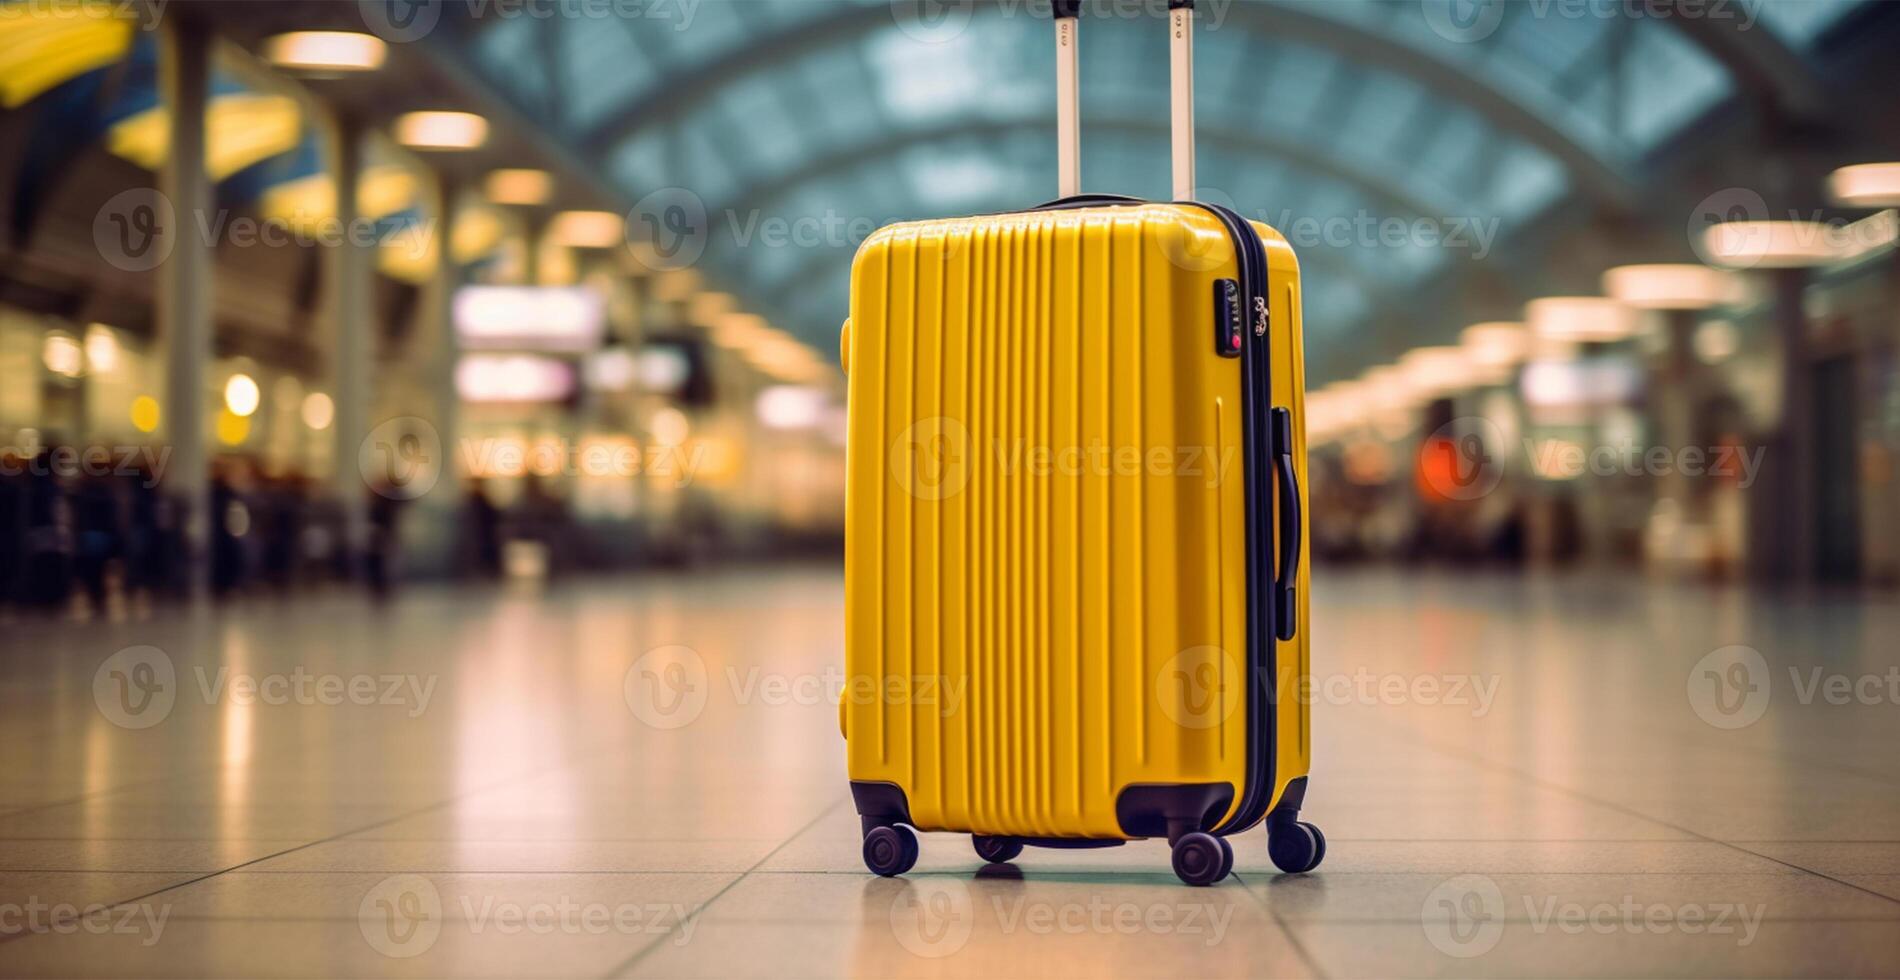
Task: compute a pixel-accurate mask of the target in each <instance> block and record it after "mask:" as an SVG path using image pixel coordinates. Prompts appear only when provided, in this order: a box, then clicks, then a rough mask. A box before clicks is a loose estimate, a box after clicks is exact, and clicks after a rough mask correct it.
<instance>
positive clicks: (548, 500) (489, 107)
mask: <svg viewBox="0 0 1900 980" xmlns="http://www.w3.org/2000/svg"><path fill="white" fill-rule="evenodd" d="M550 11H553V12H554V15H552V16H550V15H549V12H550ZM1035 13H1036V12H1035V11H1031V10H1030V9H1029V8H1028V7H1021V8H1017V7H1000V8H999V7H991V6H988V5H982V4H976V5H971V4H962V5H959V4H941V5H940V4H935V3H931V4H922V5H917V4H904V3H899V4H896V5H894V6H893V5H891V4H888V3H868V4H856V3H846V2H812V3H763V2H757V3H698V4H684V3H680V4H671V5H669V4H662V3H658V2H655V3H639V4H632V5H630V6H629V7H628V8H627V9H625V10H618V11H617V10H615V9H614V8H613V6H612V5H601V6H600V7H599V9H595V8H593V7H589V6H588V5H584V4H583V5H579V6H576V7H575V9H574V10H572V11H566V12H562V10H561V5H559V4H553V5H551V6H550V7H549V8H548V9H546V10H543V9H541V8H539V7H537V6H536V5H534V4H528V5H525V6H511V5H508V4H498V5H495V6H493V7H489V6H486V5H463V4H455V3H446V4H438V3H417V4H410V3H396V4H387V5H385V4H374V3H372V4H367V5H362V4H353V3H295V2H292V3H272V4H243V3H196V2H173V3H167V4H158V5H151V4H141V3H132V2H126V3H106V2H98V3H89V2H78V0H75V2H72V3H37V4H36V3H10V4H8V5H7V6H6V7H5V8H4V9H3V10H0V15H3V16H0V32H3V33H0V40H3V41H4V44H3V46H0V51H4V60H3V61H0V84H4V110H5V112H4V116H3V117H0V125H4V127H5V145H6V147H7V150H6V152H5V154H4V157H0V185H4V188H5V191H6V193H5V194H4V195H0V217H3V218H4V223H5V232H6V234H5V236H4V240H3V241H0V247H3V248H4V250H5V251H4V256H3V258H0V277H3V278H0V364H4V371H5V375H4V376H5V379H6V385H5V395H4V397H0V435H4V438H3V439H0V443H4V450H0V452H3V453H4V458H5V461H6V470H5V478H4V481H0V486H4V493H5V496H4V507H0V519H3V520H4V522H5V533H4V534H0V541H3V542H4V545H5V549H6V550H5V552H4V556H5V557H4V562H5V564H4V576H0V582H4V584H5V587H4V593H3V594H4V595H5V596H6V599H7V602H8V603H9V604H10V605H13V604H26V605H40V606H52V607H60V608H65V607H67V606H68V605H69V604H71V603H84V602H87V601H90V602H91V604H92V605H94V606H99V605H102V604H103V603H107V602H111V601H114V600H116V599H118V598H122V597H124V596H126V595H138V594H146V593H151V594H158V593H163V592H166V591H170V590H174V589H176V590H185V591H189V590H192V589H196V588H211V589H214V590H216V591H219V592H232V591H246V590H253V589H257V588H264V587H274V588H282V589H300V588H305V587H310V586H314V585H317V584H321V583H325V582H331V581H335V580H338V579H345V578H364V577H367V578H369V579H371V580H372V581H376V582H382V581H395V580H403V579H410V578H418V577H427V578H440V577H444V576H466V575H476V574H479V575H488V576H502V575H506V576H515V577H526V578H539V577H545V576H550V575H560V574H565V573H567V572H583V571H587V570H594V569H606V568H620V567H627V566H632V565H641V564H649V563H690V562H695V561H712V560H718V559H721V558H730V557H740V556H758V555H767V554H783V553H788V552H809V551H821V552H835V551H836V550H837V546H838V539H839V536H840V528H841V526H842V505H843V500H842V494H841V477H840V474H841V467H842V460H843V449H842V445H841V434H842V432H843V423H842V413H843V404H842V400H843V399H842V390H843V389H842V380H841V375H840V373H839V371H838V368H837V354H836V350H837V333H838V326H839V324H840V322H841V321H842V319H843V317H844V314H845V305H846V293H845V290H846V284H847V280H848V263H849V260H850V257H851V255H852V254H853V251H854V249H855V247H856V245H857V244H858V243H859V242H860V241H862V239H863V238H864V237H865V236H866V235H868V234H869V233H870V231H872V230H874V229H875V228H876V227H878V226H880V225H882V224H885V223H888V222H890V221H894V220H900V219H914V218H923V217H931V216H938V215H951V214H962V213H970V212H976V211H985V210H1001V209H1010V208H1018V207H1022V206H1026V205H1029V204H1032V203H1035V202H1036V201H1038V200H1041V199H1044V198H1047V197H1049V196H1050V195H1051V193H1052V190H1051V188H1052V186H1053V185H1052V176H1051V174H1052V172H1053V142H1052V140H1051V139H1050V137H1049V130H1050V120H1051V117H1052V111H1053V110H1052V99H1053V95H1052V88H1051V86H1052V81H1051V75H1052V71H1051V65H1052V58H1051V53H1050V51H1049V50H1048V48H1049V45H1048V44H1047V43H1045V42H1046V41H1047V38H1045V37H1044V36H1043V32H1041V31H1038V30H1030V29H1026V26H1027V25H1026V24H1025V23H1024V21H1025V20H1026V19H1028V18H1029V17H1030V16H1031V15H1033V14H1035ZM1042 13H1044V14H1046V12H1042ZM1895 18H1896V12H1895V10H1894V7H1893V5H1890V4H1885V3H1855V2H1850V0H1840V2H1824V0H1813V2H1807V0H1796V2H1786V3H1781V2H1774V3H1736V4H1734V5H1733V6H1722V5H1717V9H1716V10H1715V11H1714V12H1713V13H1711V12H1709V11H1704V10H1702V9H1701V8H1700V7H1696V8H1692V9H1676V8H1673V7H1670V6H1669V5H1658V6H1657V8H1656V10H1655V11H1650V12H1649V13H1647V14H1645V13H1644V11H1643V10H1641V9H1639V10H1637V11H1636V13H1635V14H1633V15H1626V12H1625V11H1623V10H1622V8H1621V7H1619V6H1618V5H1614V4H1612V5H1597V6H1591V5H1568V6H1566V5H1559V6H1556V7H1550V6H1548V5H1546V6H1545V7H1543V8H1539V9H1536V10H1533V9H1531V7H1530V6H1527V5H1525V4H1477V5H1470V4H1463V3H1459V4H1450V3H1447V4H1436V3H1426V4H1422V5H1421V4H1418V3H1397V2H1391V3H1276V4H1263V3H1231V4H1222V5H1218V6H1210V8H1209V9H1208V10H1206V11H1203V12H1202V16H1201V18H1200V21H1199V24H1200V30H1201V33H1202V34H1203V35H1204V37H1203V41H1202V44H1201V49H1202V50H1201V52H1200V57H1199V88H1200V93H1199V94H1200V103H1199V124H1200V125H1199V134H1200V144H1201V150H1202V156H1201V169H1200V176H1201V182H1202V184H1203V185H1204V189H1203V196H1204V197H1206V198H1208V199H1211V200H1216V201H1221V202H1223V203H1228V204H1231V205H1233V206H1236V207H1239V208H1241V209H1242V210H1243V211H1245V212H1246V213H1248V214H1249V215H1251V216H1254V217H1257V218H1259V219H1261V220H1265V221H1267V222H1269V223H1271V224H1274V225H1275V226H1277V227H1279V228H1280V229H1281V230H1282V231H1283V232H1284V233H1285V234H1286V235H1287V236H1288V237H1289V239H1290V240H1292V241H1293V243H1294V245H1295V247H1296V249H1297V250H1298V252H1299V254H1300V257H1301V261H1302V263H1303V265H1304V268H1305V271H1306V289H1307V306H1306V332H1307V349H1308V359H1309V361H1308V375H1307V378H1308V388H1309V390H1310V391H1311V392H1312V393H1313V398H1312V402H1311V405H1312V414H1311V418H1310V419H1309V429H1310V435H1311V437H1312V439H1313V444H1314V455H1315V464H1314V465H1315V467H1316V469H1317V471H1318V473H1317V475H1316V476H1315V478H1314V479H1315V481H1316V483H1315V487H1316V491H1317V492H1316V494H1315V499H1316V501H1317V506H1316V511H1315V514H1314V522H1315V533H1314V541H1315V545H1316V548H1317V550H1318V553H1319V555H1320V557H1322V558H1324V559H1338V560H1350V561H1361V560H1378V561H1383V560H1399V561H1440V562H1443V561H1480V560H1482V561H1494V562H1537V563H1547V564H1569V563H1597V564H1611V565H1621V566H1630V567H1635V566H1643V567H1646V568H1651V569H1654V570H1656V571H1658V572H1659V573H1663V574H1667V575H1669V576H1675V577H1684V578H1719V579H1734V578H1742V577H1749V576H1753V577H1758V578H1761V579H1772V580H1778V581H1789V582H1810V581H1821V580H1826V581H1838V582H1852V583H1885V582H1891V581H1893V580H1894V578H1895V577H1896V572H1897V571H1900V553H1897V552H1896V551H1895V547H1894V546H1893V545H1892V542H1894V541H1896V540H1900V536H1896V535H1895V534H1893V533H1892V528H1893V527H1894V522H1895V521H1896V520H1900V514H1896V512H1895V506H1896V502H1895V497H1894V495H1893V494H1891V493H1889V492H1888V490H1887V488H1888V486H1889V484H1890V482H1891V481H1892V480H1893V478H1894V473H1895V470H1894V467H1895V465H1896V463H1895V456H1894V451H1893V450H1894V447H1895V445H1896V439H1900V433H1897V431H1896V426H1900V395H1897V394H1896V389H1895V382H1894V360H1893V356H1894V355H1893V344H1894V340H1895V336H1894V332H1895V331H1894V327H1895V324H1894V323H1893V316H1892V309H1893V303H1892V300H1893V292H1894V290H1895V288H1896V286H1895V282H1896V280H1895V268H1896V266H1895V261H1894V259H1893V238H1894V221H1893V215H1892V212H1891V211H1887V210H1883V209H1884V208H1885V207H1886V206H1888V205H1891V204H1894V203H1895V202H1896V201H1900V165H1895V164H1892V163H1888V162H1886V161H1889V160H1891V159H1893V158H1895V157H1896V156H1900V152H1896V150H1895V148H1894V147H1892V146H1891V145H1890V144H1891V142H1892V139H1893V137H1892V133H1893V132H1895V129H1894V127H1893V126H1892V125H1891V123H1892V122H1893V121H1894V118H1895V115H1894V114H1895V105H1894V104H1893V102H1894V100H1893V99H1892V98H1891V97H1890V96H1889V93H1888V89H1889V87H1890V86H1889V83H1890V82H1891V81H1892V75H1891V71H1890V66H1889V64H1888V63H1887V59H1886V58H1885V53H1886V52H1887V50H1888V47H1887V46H1888V44H1889V42H1890V41H1891V40H1892V38H1893V32H1894V31H1895V30H1896V29H1900V28H1896V26H1895ZM1093 20H1098V21H1100V23H1097V24H1091V28H1092V31H1091V35H1090V37H1089V48H1088V58H1087V60H1086V62H1085V64H1084V85H1085V91H1086V93H1087V94H1086V97H1085V99H1084V102H1085V105H1086V108H1085V121H1086V123H1087V129H1086V135H1087V140H1086V146H1085V151H1084V161H1085V165H1086V170H1085V173H1086V175H1087V178H1086V184H1087V187H1088V189H1090V190H1093V191H1102V192H1119V193H1129V194H1137V195H1146V196H1150V197H1153V196H1158V195H1161V194H1162V193H1163V191H1164V189H1165V188H1164V183H1163V181H1164V178H1163V174H1164V171H1165V166H1164V165H1165V157H1164V155H1165V152H1166V149H1165V146H1164V142H1165V141H1164V140H1163V139H1162V136H1163V133H1164V130H1163V126H1164V125H1165V103H1164V97H1163V93H1164V86H1163V85H1162V83H1161V81H1160V79H1161V69H1160V65H1161V64H1162V62H1161V60H1160V59H1161V54H1160V53H1159V52H1158V51H1157V50H1155V49H1156V48H1157V47H1158V46H1159V44H1158V42H1157V41H1156V39H1155V38H1154V37H1152V36H1150V34H1151V32H1152V31H1153V30H1154V27H1153V24H1152V18H1143V17H1130V16H1118V15H1116V14H1115V13H1114V12H1112V11H1107V12H1098V16H1097V17H1096V18H1093ZM196 142H202V144H203V148H202V152H196V151H191V150H189V149H184V148H185V147H187V146H188V144H192V143H196ZM339 188H348V189H350V192H349V193H345V194H339V190H338V189H339Z"/></svg>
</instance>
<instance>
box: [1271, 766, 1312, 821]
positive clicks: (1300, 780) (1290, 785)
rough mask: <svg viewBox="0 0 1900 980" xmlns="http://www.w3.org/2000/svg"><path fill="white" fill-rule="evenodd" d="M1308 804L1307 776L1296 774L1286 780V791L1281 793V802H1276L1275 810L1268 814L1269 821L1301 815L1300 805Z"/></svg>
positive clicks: (1289, 818) (1290, 818)
mask: <svg viewBox="0 0 1900 980" xmlns="http://www.w3.org/2000/svg"><path fill="white" fill-rule="evenodd" d="M1305 805H1306V777H1305V776H1295V777H1293V778H1292V779H1289V780H1287V782H1286V792H1284V793H1281V794H1280V802H1279V803H1277V804H1275V805H1274V807H1273V812H1272V813H1270V814H1268V815H1267V820H1268V821H1269V822H1278V821H1281V820H1292V819H1294V818H1296V817H1298V816H1299V815H1300V807H1302V806H1305Z"/></svg>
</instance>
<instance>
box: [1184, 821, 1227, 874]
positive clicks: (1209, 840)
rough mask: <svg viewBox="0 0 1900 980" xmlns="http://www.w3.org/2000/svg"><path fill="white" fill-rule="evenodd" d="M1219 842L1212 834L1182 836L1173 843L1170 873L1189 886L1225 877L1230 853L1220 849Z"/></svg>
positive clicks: (1220, 842)
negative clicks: (1172, 866)
mask: <svg viewBox="0 0 1900 980" xmlns="http://www.w3.org/2000/svg"><path fill="white" fill-rule="evenodd" d="M1221 844H1222V841H1221V839H1220V838H1218V837H1215V836H1214V835H1213V834H1204V833H1202V832H1200V831H1198V830H1197V831H1194V832H1192V833H1187V834H1182V835H1181V839H1180V840H1177V841H1175V842H1174V873H1175V875H1176V877H1179V878H1180V879H1181V880H1182V881H1184V882H1186V883H1187V884H1190V885H1211V884H1213V883H1215V882H1217V881H1219V880H1221V879H1222V878H1225V877H1226V876H1227V872H1228V871H1229V870H1230V869H1231V868H1232V866H1233V860H1232V858H1231V857H1229V856H1228V855H1231V854H1232V853H1233V852H1232V851H1231V850H1223V849H1222V847H1221Z"/></svg>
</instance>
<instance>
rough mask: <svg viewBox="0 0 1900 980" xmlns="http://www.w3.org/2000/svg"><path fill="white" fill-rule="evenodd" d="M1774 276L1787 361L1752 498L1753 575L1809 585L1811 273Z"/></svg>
mask: <svg viewBox="0 0 1900 980" xmlns="http://www.w3.org/2000/svg"><path fill="white" fill-rule="evenodd" d="M1768 275H1769V282H1770V289H1771V292H1772V296H1773V300H1772V303H1773V314H1772V316H1773V324H1774V331H1775V341H1776V343H1777V345H1778V346H1779V348H1780V360H1781V378H1780V385H1779V388H1780V395H1781V420H1780V424H1779V425H1777V426H1776V427H1775V430H1774V431H1773V432H1772V433H1771V434H1770V435H1769V438H1768V439H1767V445H1766V447H1765V449H1766V452H1765V454H1764V457H1763V460H1762V475H1761V479H1760V480H1759V481H1758V482H1757V484H1756V485H1755V487H1754V488H1753V490H1754V492H1753V493H1751V494H1750V495H1749V497H1748V526H1749V528H1750V534H1749V542H1748V552H1749V553H1748V568H1749V571H1750V574H1751V577H1753V578H1756V579H1758V580H1761V581H1767V582H1775V583H1779V584H1789V585H1803V584H1806V583H1808V582H1811V581H1813V579H1814V564H1815V563H1814V558H1815V533H1814V521H1815V513H1816V511H1815V501H1816V494H1815V485H1814V481H1815V472H1814V463H1815V458H1814V457H1815V453H1814V391H1813V384H1812V383H1811V378H1812V372H1813V365H1812V364H1810V363H1809V357H1808V323H1807V315H1806V313H1805V311H1804V310H1803V309H1802V294H1803V293H1804V292H1805V290H1806V287H1807V284H1808V274H1807V271H1806V270H1805V269H1778V270H1775V271H1773V272H1771V273H1769V274H1768Z"/></svg>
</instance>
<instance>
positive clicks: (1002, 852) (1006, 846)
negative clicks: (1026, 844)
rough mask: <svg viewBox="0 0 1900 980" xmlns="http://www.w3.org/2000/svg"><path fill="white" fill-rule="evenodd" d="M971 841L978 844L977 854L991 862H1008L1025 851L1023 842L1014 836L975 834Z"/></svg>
mask: <svg viewBox="0 0 1900 980" xmlns="http://www.w3.org/2000/svg"><path fill="white" fill-rule="evenodd" d="M970 843H971V844H973V845H975V846H976V856H977V857H980V858H982V859H983V860H984V861H985V862H987V863H990V864H1008V863H1009V862H1011V861H1013V860H1015V859H1016V856H1017V855H1018V854H1021V853H1022V852H1023V842H1022V841H1019V840H1017V839H1016V838H1014V837H988V836H985V835H983V834H973V835H971V837H970Z"/></svg>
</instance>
